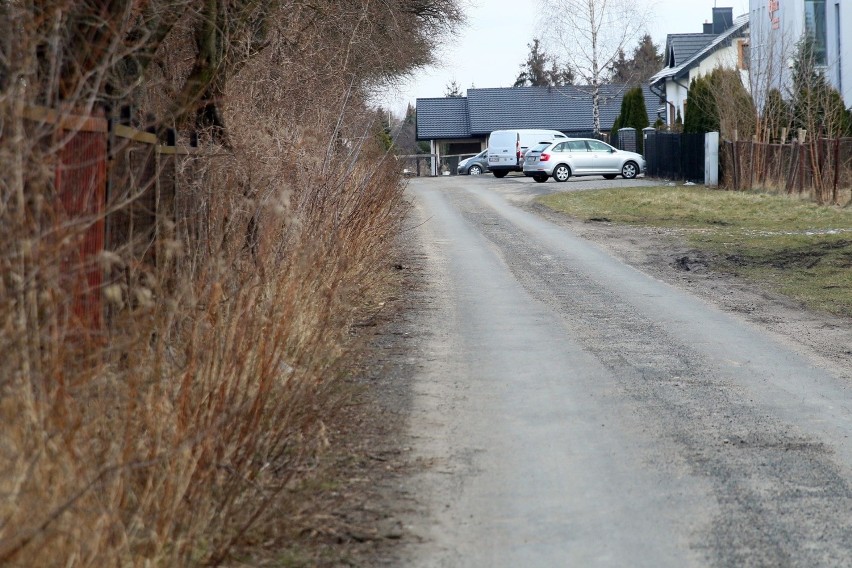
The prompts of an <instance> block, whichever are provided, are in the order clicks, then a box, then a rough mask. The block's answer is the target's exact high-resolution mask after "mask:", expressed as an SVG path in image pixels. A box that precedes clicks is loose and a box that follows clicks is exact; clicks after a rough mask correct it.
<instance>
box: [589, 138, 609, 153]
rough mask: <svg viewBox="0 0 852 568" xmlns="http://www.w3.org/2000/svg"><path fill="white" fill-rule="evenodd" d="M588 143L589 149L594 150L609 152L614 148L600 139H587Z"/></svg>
mask: <svg viewBox="0 0 852 568" xmlns="http://www.w3.org/2000/svg"><path fill="white" fill-rule="evenodd" d="M586 144H588V145H589V149H590V150H591V151H592V152H609V151H610V150H612V148H611V147H609V146H608V145H606V144H604V143H603V142H600V141H599V140H586Z"/></svg>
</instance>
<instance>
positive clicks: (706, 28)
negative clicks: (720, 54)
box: [704, 22, 713, 34]
mask: <svg viewBox="0 0 852 568" xmlns="http://www.w3.org/2000/svg"><path fill="white" fill-rule="evenodd" d="M704 33H705V34H712V33H713V24H711V23H710V22H704Z"/></svg>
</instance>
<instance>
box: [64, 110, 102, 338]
mask: <svg viewBox="0 0 852 568" xmlns="http://www.w3.org/2000/svg"><path fill="white" fill-rule="evenodd" d="M57 127H58V128H57V131H56V140H57V142H58V147H57V156H56V172H55V178H54V188H55V191H56V196H57V200H58V202H59V203H58V205H59V207H57V221H58V222H59V223H60V225H64V229H66V230H69V231H70V234H71V235H72V238H73V239H74V243H73V246H72V247H70V248H69V249H68V250H67V251H66V252H65V254H64V255H63V258H62V261H61V266H60V271H59V278H60V286H61V287H62V288H63V289H65V290H70V291H71V292H72V293H71V298H72V299H71V306H70V310H69V314H67V315H68V316H70V317H71V318H72V319H73V321H74V322H75V324H77V326H80V327H83V328H88V329H97V328H99V327H101V324H102V320H101V317H102V306H101V286H102V285H103V273H102V271H101V268H100V262H99V257H100V254H101V251H103V248H104V205H105V200H104V195H105V189H106V155H107V152H106V150H107V120H106V118H105V117H104V116H103V113H100V115H96V116H94V117H87V118H86V120H83V121H80V123H79V124H70V123H69V122H68V121H63V122H60V123H59V124H57ZM61 232H64V231H62V230H61V231H60V234H61Z"/></svg>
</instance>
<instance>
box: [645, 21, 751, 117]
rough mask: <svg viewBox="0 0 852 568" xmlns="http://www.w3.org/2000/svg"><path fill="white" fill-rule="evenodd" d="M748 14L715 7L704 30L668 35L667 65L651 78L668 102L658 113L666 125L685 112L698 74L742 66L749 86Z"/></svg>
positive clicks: (661, 95) (652, 84)
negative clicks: (711, 19) (711, 17)
mask: <svg viewBox="0 0 852 568" xmlns="http://www.w3.org/2000/svg"><path fill="white" fill-rule="evenodd" d="M748 36H749V15H748V14H744V15H742V16H739V17H738V18H736V19H734V18H733V9H732V8H713V21H712V22H707V23H705V24H704V31H703V33H689V34H669V35H668V37H667V38H666V52H665V58H666V59H665V61H666V67H665V68H663V69H662V70H661V71H660V72H659V73H657V74H656V75H654V76H653V77H651V79H650V86H651V91H652V92H654V93H656V94H657V95H659V96H660V100H663V101H665V104H664V106H663V107H661V108H660V109H659V110H658V113H657V114H658V116H659V117H660V118H662V119H663V120H664V121H665V122H666V124H669V125H672V124H674V123H675V120H676V117H677V116H678V114H679V115H680V116H681V117H683V116H685V114H686V106H687V104H688V100H689V85H690V82H691V81H692V80H693V79H695V78H696V77H702V76H704V75H708V74H710V73H711V72H712V71H713V70H714V69H716V68H717V67H723V68H728V69H739V70H740V73H741V74H742V80H743V85H745V86H746V87H748V85H749V81H748V68H749V61H750V59H749V53H748V51H749V49H748V46H749V37H748Z"/></svg>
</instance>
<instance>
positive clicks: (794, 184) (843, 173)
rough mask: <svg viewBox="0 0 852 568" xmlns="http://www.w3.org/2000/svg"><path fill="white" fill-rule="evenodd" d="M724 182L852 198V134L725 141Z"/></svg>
mask: <svg viewBox="0 0 852 568" xmlns="http://www.w3.org/2000/svg"><path fill="white" fill-rule="evenodd" d="M720 159H721V168H722V172H721V176H720V179H721V181H722V185H723V186H724V187H726V188H728V189H734V190H743V189H752V188H754V189H766V190H772V191H783V192H785V193H788V194H794V195H795V194H798V195H804V196H808V197H810V198H811V199H813V200H814V201H816V202H817V203H820V204H825V205H847V204H849V203H850V202H852V138H841V139H820V140H811V141H808V142H804V143H798V142H794V143H790V144H767V143H760V142H755V141H724V142H722V148H721V156H720Z"/></svg>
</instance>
